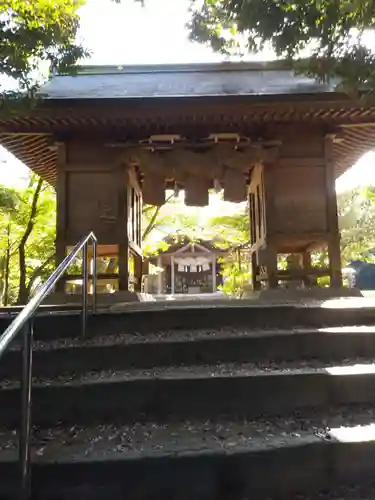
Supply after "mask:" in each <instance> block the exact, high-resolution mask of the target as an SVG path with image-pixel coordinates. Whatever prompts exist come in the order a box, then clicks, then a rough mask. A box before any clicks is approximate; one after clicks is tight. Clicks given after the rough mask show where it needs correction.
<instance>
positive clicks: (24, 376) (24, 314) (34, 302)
mask: <svg viewBox="0 0 375 500" xmlns="http://www.w3.org/2000/svg"><path fill="white" fill-rule="evenodd" d="M97 243H98V242H97V239H96V236H95V234H94V233H93V232H90V233H89V234H88V235H87V236H86V237H85V238H83V239H82V240H81V241H79V242H78V243H77V244H76V246H75V247H74V248H73V250H72V251H71V252H70V254H69V255H68V256H67V257H65V259H64V260H63V261H62V262H61V264H60V265H59V266H58V267H57V268H56V269H55V271H54V272H53V273H52V274H51V276H50V277H49V278H48V279H47V281H46V282H45V283H44V284H43V285H42V286H41V287H40V288H39V290H38V291H37V293H36V294H35V296H34V297H33V298H32V299H31V300H30V301H29V302H28V304H27V305H26V306H25V307H24V308H23V309H22V311H21V312H20V313H19V314H18V315H17V316H16V318H15V319H14V320H13V321H12V323H11V324H10V325H9V326H8V328H7V329H6V330H5V332H4V333H3V334H2V335H1V336H0V359H1V357H2V356H3V354H4V353H5V352H6V350H7V348H8V347H9V345H10V344H11V343H12V342H13V340H15V338H16V337H17V334H18V333H19V332H20V331H22V333H23V343H22V373H21V423H20V432H19V445H18V461H19V467H20V471H19V473H20V485H19V486H20V490H19V499H20V500H29V499H30V473H31V471H30V430H31V383H32V345H33V317H34V315H35V313H36V312H37V309H38V307H39V306H40V305H41V303H42V302H43V300H44V299H45V298H46V297H47V296H48V295H49V294H50V293H51V291H52V290H53V288H54V287H55V285H56V283H57V281H58V280H59V279H60V278H61V277H62V276H63V274H64V273H65V272H66V271H67V269H68V268H69V266H70V265H71V264H72V263H73V261H74V260H75V258H76V257H77V256H78V254H79V253H80V252H82V279H83V282H82V323H81V329H82V330H81V331H82V336H83V337H84V336H85V335H86V331H87V316H88V280H89V273H88V266H87V256H88V254H87V249H88V246H89V244H92V258H93V272H92V284H93V294H92V312H93V313H95V312H96V285H97V272H96V260H97V258H96V257H97Z"/></svg>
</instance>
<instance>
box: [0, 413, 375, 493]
mask: <svg viewBox="0 0 375 500" xmlns="http://www.w3.org/2000/svg"><path fill="white" fill-rule="evenodd" d="M374 416H375V408H374V407H373V406H352V407H350V406H348V407H345V406H344V407H339V408H336V409H330V410H327V411H323V412H318V411H314V412H310V413H303V412H301V413H299V414H294V415H288V416H286V417H284V418H282V417H275V418H270V419H267V418H264V417H263V418H258V419H254V420H246V419H243V418H239V417H237V418H232V419H228V418H226V417H225V416H216V417H215V418H214V419H213V420H189V421H188V420H184V421H170V422H168V423H167V424H166V423H163V424H160V423H158V422H150V421H148V422H143V423H136V424H131V425H129V424H128V425H127V424H124V423H120V422H117V423H116V424H114V423H101V424H98V425H96V426H92V427H81V426H79V425H74V426H69V427H66V426H62V425H60V426H58V427H54V428H34V429H33V437H32V453H31V455H32V461H33V495H34V496H35V498H38V499H39V498H43V499H49V498H51V499H52V498H59V499H61V500H65V499H66V500H68V498H69V499H70V498H76V497H78V496H79V498H81V500H86V499H87V500H93V499H97V500H99V499H103V498H105V497H104V495H105V496H106V498H111V499H115V500H117V499H119V500H120V499H123V498H131V499H132V500H146V499H147V500H149V499H155V500H157V499H160V500H161V499H164V498H182V499H185V498H186V499H189V498H194V499H198V500H206V499H207V500H208V499H213V498H215V499H216V498H219V499H221V498H223V499H224V498H226V499H227V498H229V499H231V498H233V499H234V498H236V499H237V498H238V499H245V498H257V499H263V500H266V499H275V500H276V499H278V498H289V499H291V498H293V497H292V496H291V495H293V494H296V493H297V492H298V493H300V494H302V493H308V494H309V495H308V496H307V497H306V498H309V499H313V498H321V497H320V496H318V493H317V494H316V495H315V493H314V490H319V489H322V488H324V489H326V490H327V489H329V488H334V487H335V486H336V485H338V484H340V485H341V484H342V483H347V484H349V483H350V482H353V481H357V482H358V484H360V483H365V482H366V481H370V480H373V476H374V472H375V465H374V462H375V460H374V459H375V441H374V440H375V432H374V429H373V427H372V426H371V424H372V422H373V420H374ZM363 439H364V440H363ZM16 444H17V443H16V433H15V432H14V431H12V430H6V429H2V430H1V429H0V495H5V494H7V495H11V494H12V493H14V487H15V471H16V468H15V467H16V456H17V454H16ZM348 490H349V491H350V489H347V490H346V491H348ZM340 491H342V488H341V489H340V488H338V490H337V492H340ZM354 491H356V492H357V493H358V492H360V491H363V492H364V491H374V490H373V489H372V490H369V488H367V489H366V487H360V486H358V487H357V488H356V490H354ZM57 494H58V497H56V495H57ZM333 494H335V492H334V490H332V495H333ZM124 495H125V496H124ZM296 498H297V497H296ZM298 498H299V499H300V498H303V497H301V496H298ZM323 498H324V497H323ZM326 498H335V497H334V496H332V497H326ZM342 498H348V497H342ZM353 498H365V497H360V496H357V497H353ZM370 498H371V497H370Z"/></svg>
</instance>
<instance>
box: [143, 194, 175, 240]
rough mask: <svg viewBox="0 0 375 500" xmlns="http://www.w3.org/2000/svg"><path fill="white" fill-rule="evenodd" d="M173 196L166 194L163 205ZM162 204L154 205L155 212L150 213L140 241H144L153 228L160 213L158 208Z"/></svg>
mask: <svg viewBox="0 0 375 500" xmlns="http://www.w3.org/2000/svg"><path fill="white" fill-rule="evenodd" d="M173 196H174V194H171V195H170V196H168V198H167V199H166V200H165V203H164V205H166V204H167V203H169V202H170V200H171V199H172V198H173ZM164 205H160V206H159V207H155V212H154V213H153V214H152V217H151V219H150V222H149V223H148V225H147V227H146V229H145V230H144V231H143V234H142V241H144V240H145V239H146V238H147V236H148V235H149V234H150V233H151V231H152V230H153V229H154V227H155V222H156V219H157V217H158V215H159V213H160V210H161V209H162V207H164Z"/></svg>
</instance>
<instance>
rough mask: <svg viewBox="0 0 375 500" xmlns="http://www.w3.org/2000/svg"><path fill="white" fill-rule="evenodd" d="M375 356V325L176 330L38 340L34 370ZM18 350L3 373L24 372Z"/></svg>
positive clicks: (44, 373)
mask: <svg viewBox="0 0 375 500" xmlns="http://www.w3.org/2000/svg"><path fill="white" fill-rule="evenodd" d="M356 357H358V358H362V360H363V361H365V360H366V359H367V360H368V359H371V358H373V357H375V326H352V327H336V328H321V329H313V328H312V329H293V330H275V329H274V330H263V331H261V330H247V329H235V328H230V329H229V328H221V329H216V330H212V329H211V330H210V329H208V330H177V331H176V330H175V331H164V332H160V333H158V334H152V333H150V334H146V333H143V334H142V333H138V334H137V333H133V334H127V333H123V334H118V335H101V336H99V335H98V336H94V337H91V338H89V339H86V340H85V341H82V340H80V339H66V338H65V339H57V340H39V341H38V340H37V341H35V342H34V355H33V373H34V375H35V376H36V377H54V376H57V375H61V374H66V373H72V372H74V373H76V374H81V373H85V372H89V371H95V370H126V369H130V368H152V367H157V366H160V367H162V366H172V365H201V364H215V363H220V362H223V363H225V362H228V363H229V362H242V363H244V362H267V361H270V360H273V361H276V362H278V361H298V360H316V359H319V361H321V362H323V363H327V362H328V363H333V362H341V361H343V360H344V359H345V358H356ZM19 375H20V374H19V352H18V350H17V349H16V348H15V349H13V350H10V351H9V352H8V353H7V354H6V355H5V356H4V358H3V359H2V360H1V363H0V379H1V378H7V379H18V378H19Z"/></svg>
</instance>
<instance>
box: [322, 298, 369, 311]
mask: <svg viewBox="0 0 375 500" xmlns="http://www.w3.org/2000/svg"><path fill="white" fill-rule="evenodd" d="M320 307H322V308H325V309H347V308H365V307H375V298H373V297H343V298H340V299H329V300H325V301H324V302H322V303H321V305H320Z"/></svg>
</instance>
